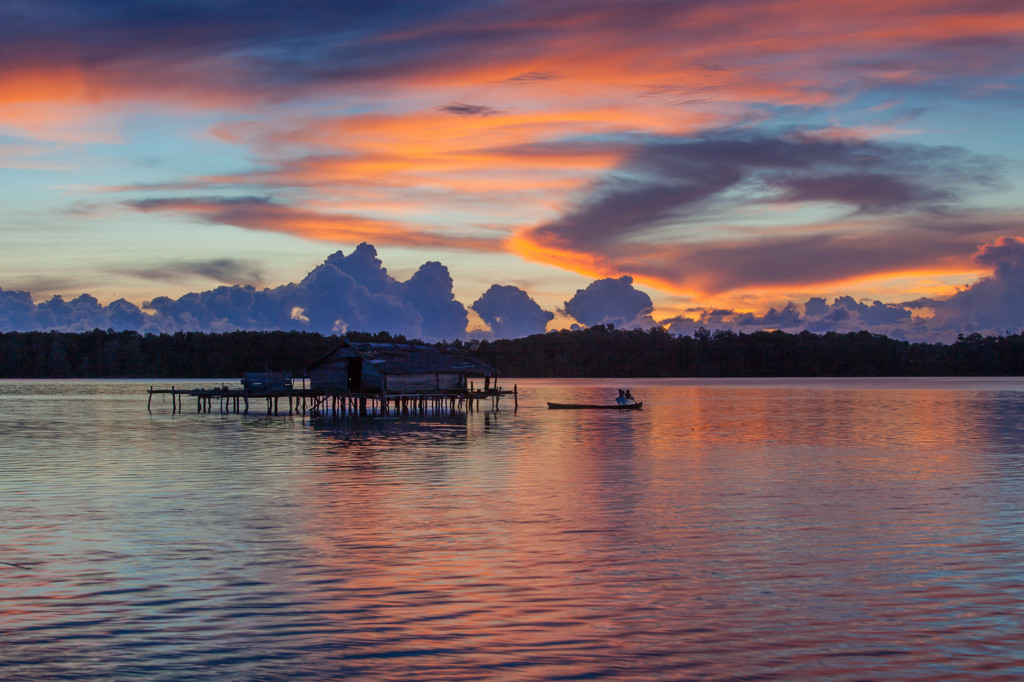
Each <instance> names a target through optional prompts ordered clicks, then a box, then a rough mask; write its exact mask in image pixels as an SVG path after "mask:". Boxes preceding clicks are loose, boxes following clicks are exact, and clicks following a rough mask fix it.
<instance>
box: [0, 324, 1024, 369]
mask: <svg viewBox="0 0 1024 682" xmlns="http://www.w3.org/2000/svg"><path fill="white" fill-rule="evenodd" d="M344 338H347V339H349V340H351V341H371V342H398V343H404V342H416V343H420V342H419V341H415V340H408V339H406V338H405V337H403V336H392V335H390V334H388V333H387V332H380V333H376V334H370V333H365V332H349V333H348V334H346V335H344V336H335V335H321V334H316V333H310V332H298V331H287V332H286V331H273V332H258V331H236V332H227V333H222V334H211V333H204V332H177V333H175V334H159V335H156V334H140V333H138V332H134V331H121V332H116V331H113V330H107V331H102V330H99V329H96V330H93V331H91V332H84V333H67V332H7V333H2V334H0V377H2V378H30V379H34V378H62V379H63V378H108V377H123V378H129V377H136V378H206V377H217V378H233V377H239V378H240V377H241V376H242V375H243V373H245V372H252V371H266V370H273V371H284V372H290V373H292V374H293V375H294V376H301V375H302V374H303V373H304V372H305V369H306V367H308V366H309V365H310V364H312V363H313V362H314V361H315V360H317V359H318V358H320V357H322V356H324V355H325V354H327V353H328V352H330V351H331V350H332V349H334V348H335V347H337V346H338V345H339V344H340V343H341V341H342V339H344ZM437 345H439V346H440V345H447V346H453V347H455V348H456V349H459V350H462V351H464V352H466V353H469V354H472V355H474V356H476V357H477V358H479V359H481V360H483V361H484V362H486V363H488V364H490V365H492V366H494V367H495V368H496V369H497V370H498V372H499V373H500V374H501V375H502V376H507V377H773V376H786V377H819V376H820V377H825V376H1015V375H1024V336H1021V335H1020V334H1013V335H1009V336H999V337H993V336H985V337H983V336H981V335H980V334H971V335H968V336H962V335H961V336H959V337H958V338H957V340H956V342H955V343H952V344H941V343H910V342H907V341H900V340H896V339H890V338H888V337H886V336H882V335H879V334H872V333H870V332H867V331H861V332H850V333H837V332H828V333H825V334H813V333H811V332H807V331H804V332H800V333H798V334H790V333H786V332H781V331H772V332H768V331H761V332H754V333H750V334H746V333H736V332H732V331H728V330H719V331H716V332H713V333H712V332H708V331H706V330H703V329H702V330H699V331H698V332H696V333H695V334H694V335H693V336H672V335H671V334H669V333H668V332H667V331H666V330H664V329H660V328H652V329H649V330H626V329H615V328H614V327H612V326H611V325H596V326H594V327H590V328H587V329H582V330H572V331H570V330H563V331H554V332H548V333H546V334H535V335H533V336H527V337H524V338H519V339H503V340H496V341H486V340H483V341H481V340H471V341H456V342H454V343H452V344H437Z"/></svg>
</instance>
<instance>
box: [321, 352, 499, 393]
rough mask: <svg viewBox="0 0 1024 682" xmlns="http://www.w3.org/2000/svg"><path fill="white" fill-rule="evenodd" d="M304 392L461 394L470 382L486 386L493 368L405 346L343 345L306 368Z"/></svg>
mask: <svg viewBox="0 0 1024 682" xmlns="http://www.w3.org/2000/svg"><path fill="white" fill-rule="evenodd" d="M306 373H307V374H308V376H309V388H310V390H312V391H316V392H321V391H322V392H325V393H364V394H388V393H390V394H395V393H441V392H446V391H447V392H450V391H464V390H466V389H467V388H468V387H469V379H471V378H482V379H484V380H485V387H488V386H489V385H490V384H491V381H490V379H491V378H492V377H494V376H495V374H496V373H495V370H494V368H493V367H491V366H490V365H488V364H487V363H485V362H481V361H480V360H477V359H476V358H474V357H473V356H471V355H466V354H464V353H459V352H457V351H454V350H447V349H445V350H438V349H437V348H434V347H432V346H424V345H414V344H408V343H354V342H351V341H345V342H344V343H342V344H341V345H340V346H338V347H337V348H335V349H334V350H332V351H331V352H330V353H328V354H327V355H325V356H324V357H322V358H320V359H319V360H317V361H316V362H314V363H313V364H312V365H310V366H309V367H308V368H307V369H306Z"/></svg>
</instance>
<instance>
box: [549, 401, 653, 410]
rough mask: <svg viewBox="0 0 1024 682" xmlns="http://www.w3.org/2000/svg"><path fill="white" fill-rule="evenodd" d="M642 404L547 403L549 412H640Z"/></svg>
mask: <svg viewBox="0 0 1024 682" xmlns="http://www.w3.org/2000/svg"><path fill="white" fill-rule="evenodd" d="M643 407H644V404H643V403H642V402H640V403H627V404H625V405H619V404H612V405H582V404H579V403H548V409H549V410H642V409H643Z"/></svg>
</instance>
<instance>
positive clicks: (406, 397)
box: [146, 384, 519, 418]
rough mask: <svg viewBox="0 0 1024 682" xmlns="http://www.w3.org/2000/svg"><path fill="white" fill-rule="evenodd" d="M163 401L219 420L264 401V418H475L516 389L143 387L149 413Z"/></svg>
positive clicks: (516, 398)
mask: <svg viewBox="0 0 1024 682" xmlns="http://www.w3.org/2000/svg"><path fill="white" fill-rule="evenodd" d="M154 395H163V396H167V395H169V396H170V397H171V412H172V413H178V412H182V411H184V399H185V398H190V399H191V398H195V400H196V412H198V413H204V412H214V411H217V412H221V413H224V414H227V413H235V414H239V413H240V414H249V410H250V408H251V407H252V403H256V404H259V403H260V401H265V404H266V414H267V415H280V414H281V412H282V411H283V410H284V409H285V408H284V407H283V402H284V401H285V400H286V401H287V412H286V414H296V413H299V414H302V415H303V416H310V417H333V418H342V417H348V416H351V417H386V416H409V415H417V414H418V415H427V414H438V415H440V414H447V413H453V412H463V411H464V412H475V411H479V410H480V409H481V403H489V404H490V407H491V409H494V410H497V409H499V402H500V400H501V398H502V397H505V396H512V400H513V404H514V406H515V407H516V408H518V407H519V389H518V386H513V387H512V390H507V389H503V388H501V387H500V386H497V387H490V386H488V387H486V388H482V389H477V388H474V387H473V386H472V385H471V386H470V387H469V388H468V389H462V390H458V389H456V390H445V391H417V392H397V393H341V392H327V391H323V390H314V389H310V388H295V387H290V388H283V389H276V390H259V391H250V390H246V389H244V388H231V387H229V386H228V385H227V384H222V385H221V386H219V387H214V388H177V387H175V386H171V387H170V388H155V387H153V386H150V387H149V401H148V402H147V403H146V409H147V410H149V411H150V412H152V411H153V396H154Z"/></svg>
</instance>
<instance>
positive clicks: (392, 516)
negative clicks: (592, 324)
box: [0, 380, 1024, 680]
mask: <svg viewBox="0 0 1024 682" xmlns="http://www.w3.org/2000/svg"><path fill="white" fill-rule="evenodd" d="M149 383H151V382H146V383H145V384H143V383H138V382H134V383H133V382H116V383H115V382H0V472H2V473H0V528H2V531H3V532H2V534H0V561H3V562H7V563H8V564H11V563H13V564H17V565H18V566H20V568H19V567H17V566H10V565H0V581H2V583H0V584H2V586H3V590H2V591H0V636H2V642H3V644H2V649H0V651H2V654H0V656H2V659H0V660H2V661H3V666H4V668H3V671H4V673H3V674H4V677H5V678H6V679H55V678H60V679H97V678H101V679H102V678H116V679H125V678H127V679H131V678H145V679H181V678H189V679H205V678H215V677H227V678H229V679H293V678H307V679H324V678H325V677H341V676H346V675H347V676H357V677H363V678H367V679H396V678H402V679H481V678H501V679H551V678H575V677H598V678H620V679H633V678H641V679H687V678H726V679H732V678H743V677H753V678H759V679H794V678H800V679H833V680H859V679H963V678H964V677H971V676H975V677H983V678H985V679H1000V678H1002V679H1013V678H1018V677H1020V676H1021V675H1024V652H1022V650H1021V648H1020V646H1019V644H1018V639H1019V631H1020V625H1021V620H1020V614H1021V595H1022V594H1024V577H1022V576H1021V574H1020V572H1019V569H1018V567H1019V566H1020V565H1021V564H1022V559H1024V547H1022V544H1024V533H1022V531H1024V516H1022V514H1021V512H1022V511H1024V510H1022V507H1024V498H1022V496H1021V494H1020V491H1021V484H1022V479H1024V452H1022V450H1024V447H1022V446H1024V432H1022V429H1024V420H1022V417H1024V382H1020V381H1017V380H915V381H912V382H901V381H878V380H874V381H865V380H846V381H835V380H829V381H824V380H823V381H795V380H790V381H786V380H778V381H760V382H758V381H717V382H716V381H682V380H674V381H667V380H649V381H637V380H631V381H630V382H629V383H628V384H626V383H623V382H618V383H622V386H621V387H623V388H626V387H628V388H630V389H632V391H633V393H634V394H635V395H637V397H638V399H643V400H644V403H645V404H644V410H643V411H641V412H623V413H617V412H584V411H578V412H577V411H565V412H563V411H548V410H546V409H544V404H545V402H546V401H548V400H551V401H559V402H602V401H607V400H610V399H611V398H613V397H614V396H615V395H616V392H617V389H618V388H619V387H620V386H619V385H618V383H616V382H609V381H603V380H602V381H598V380H592V381H583V380H577V381H557V382H556V381H540V380H534V381H520V382H519V387H520V409H519V410H518V411H517V412H513V411H511V410H503V411H501V412H497V413H485V412H478V413H471V414H468V415H462V416H461V417H453V418H446V419H444V420H436V421H435V420H423V421H416V420H402V419H396V420H363V421H362V422H346V421H341V422H334V421H331V420H326V421H319V420H313V421H309V420H304V419H302V418H301V417H263V416H251V415H250V416H243V415H220V414H202V415H199V414H190V413H188V411H186V412H185V413H183V414H172V413H171V411H170V409H169V407H168V409H166V410H162V409H160V406H159V405H157V404H154V411H153V414H152V415H149V414H147V413H146V410H145V402H144V400H145V388H146V387H147V386H148V385H149ZM179 383H180V382H179Z"/></svg>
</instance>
